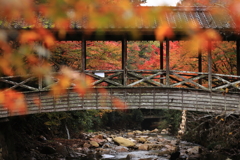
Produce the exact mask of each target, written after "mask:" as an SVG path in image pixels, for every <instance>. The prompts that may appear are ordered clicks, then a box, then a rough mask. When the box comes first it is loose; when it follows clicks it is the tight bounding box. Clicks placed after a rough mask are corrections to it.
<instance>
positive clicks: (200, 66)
mask: <svg viewBox="0 0 240 160" xmlns="http://www.w3.org/2000/svg"><path fill="white" fill-rule="evenodd" d="M198 72H202V50H201V48H199V49H198ZM198 83H199V84H202V79H199V80H198Z"/></svg>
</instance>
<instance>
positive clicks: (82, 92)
mask: <svg viewBox="0 0 240 160" xmlns="http://www.w3.org/2000/svg"><path fill="white" fill-rule="evenodd" d="M74 91H75V92H76V93H78V94H79V96H81V97H83V96H84V95H85V94H86V88H84V87H82V86H80V85H75V86H74Z"/></svg>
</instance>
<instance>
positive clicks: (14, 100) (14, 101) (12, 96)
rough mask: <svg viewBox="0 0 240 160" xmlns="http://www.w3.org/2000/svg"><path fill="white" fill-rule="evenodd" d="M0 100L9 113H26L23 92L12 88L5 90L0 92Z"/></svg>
mask: <svg viewBox="0 0 240 160" xmlns="http://www.w3.org/2000/svg"><path fill="white" fill-rule="evenodd" d="M0 102H1V103H2V104H3V107H4V108H5V109H8V110H9V112H10V114H13V113H15V112H18V113H19V114H26V112H27V106H26V102H25V99H24V95H23V93H20V92H17V91H14V90H11V89H9V90H5V91H2V92H1V93H0Z"/></svg>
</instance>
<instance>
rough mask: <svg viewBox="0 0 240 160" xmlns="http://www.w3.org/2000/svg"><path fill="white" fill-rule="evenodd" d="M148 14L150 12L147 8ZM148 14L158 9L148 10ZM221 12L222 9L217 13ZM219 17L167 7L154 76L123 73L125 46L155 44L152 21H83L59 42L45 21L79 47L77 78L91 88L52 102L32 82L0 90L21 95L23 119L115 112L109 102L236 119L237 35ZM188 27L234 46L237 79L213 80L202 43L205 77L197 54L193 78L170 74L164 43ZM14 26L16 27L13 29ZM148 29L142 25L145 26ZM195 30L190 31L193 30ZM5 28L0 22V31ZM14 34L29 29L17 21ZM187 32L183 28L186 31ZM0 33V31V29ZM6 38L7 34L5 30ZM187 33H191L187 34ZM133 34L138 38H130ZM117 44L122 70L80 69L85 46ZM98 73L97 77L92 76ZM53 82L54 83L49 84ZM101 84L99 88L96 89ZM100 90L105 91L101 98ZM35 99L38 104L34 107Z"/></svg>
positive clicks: (239, 102)
mask: <svg viewBox="0 0 240 160" xmlns="http://www.w3.org/2000/svg"><path fill="white" fill-rule="evenodd" d="M150 9H151V8H150ZM152 9H155V10H156V9H160V8H154V7H152ZM221 9H222V10H224V9H223V8H221ZM225 12H226V14H224V15H225V16H223V17H221V19H219V18H218V17H217V16H214V15H213V14H214V13H216V12H211V7H189V8H188V9H186V8H184V7H183V8H181V7H171V8H170V10H168V12H166V13H165V12H164V13H165V14H164V15H165V17H163V19H164V20H163V22H164V24H165V23H168V25H169V26H172V31H173V32H174V35H175V36H173V37H171V38H170V37H168V38H165V39H164V40H161V41H159V44H160V45H159V46H160V47H159V52H160V55H159V56H160V60H159V63H160V67H159V70H130V69H128V68H127V57H128V56H127V54H128V50H127V42H128V41H133V40H137V41H157V40H158V39H157V38H156V36H155V31H156V29H159V27H160V28H161V23H162V21H159V19H158V18H157V17H156V19H154V18H153V21H152V22H153V23H151V24H150V23H149V26H147V25H146V24H144V23H143V20H144V19H142V18H141V16H140V17H139V19H137V20H136V25H134V26H125V27H124V26H117V25H115V24H109V27H110V28H87V27H88V26H89V25H88V22H87V18H86V17H83V19H82V20H79V21H77V22H72V23H71V26H69V30H67V31H66V36H65V38H64V39H61V38H62V37H58V36H59V35H60V34H58V31H57V30H56V29H54V28H51V27H50V26H54V25H51V23H50V22H51V21H47V20H46V19H44V21H43V20H42V21H40V22H39V23H43V26H47V27H48V29H49V31H51V32H52V33H53V34H54V35H55V36H56V39H58V40H60V41H61V40H63V41H81V53H80V55H81V62H80V63H81V65H82V68H81V70H80V71H79V72H80V73H85V74H86V75H87V76H90V77H92V78H93V79H94V83H93V85H94V88H92V89H91V92H90V90H89V93H87V94H86V96H84V97H80V96H79V95H78V94H77V93H75V92H74V91H73V90H71V89H69V90H68V92H67V93H66V94H65V95H62V96H61V97H60V98H58V99H55V98H54V97H52V96H50V95H49V94H48V89H49V86H46V85H45V84H44V83H43V81H42V80H41V79H40V80H39V79H36V78H35V77H32V76H25V77H24V78H21V77H18V76H12V77H0V85H1V86H3V87H7V88H12V89H17V90H19V91H22V92H24V94H25V97H26V102H27V105H28V114H35V113H42V112H57V111H73V110H86V109H116V108H115V106H114V105H113V103H112V99H114V98H115V97H117V98H119V99H121V100H123V101H124V103H126V105H127V106H128V108H129V109H137V108H146V109H178V110H183V109H185V110H190V111H203V112H218V113H233V114H240V40H239V38H240V36H239V35H240V34H239V29H236V28H238V26H237V25H236V24H235V23H234V21H233V18H231V16H230V15H228V14H227V11H224V13H225ZM180 22H181V23H180ZM187 22H193V23H196V24H198V25H199V30H203V31H205V30H208V29H214V30H215V31H216V32H218V33H219V34H220V35H221V36H222V40H223V41H235V42H236V62H237V64H236V68H237V75H223V74H214V73H213V71H212V68H213V67H212V56H211V55H212V42H213V41H212V40H211V39H209V40H208V43H207V44H208V46H207V47H206V48H207V49H206V50H207V51H206V52H207V56H206V57H207V68H208V69H207V71H206V72H202V68H203V67H202V61H203V59H202V53H201V50H199V53H198V57H197V59H198V72H189V71H175V70H171V69H170V56H171V55H170V47H169V46H170V41H175V40H177V41H179V40H182V38H186V37H187V36H188V33H186V32H184V31H183V29H185V30H188V29H187V28H183V26H182V25H181V24H185V23H186V24H187ZM14 24H18V25H14ZM147 24H148V23H147ZM198 25H196V26H198ZM5 26H10V25H9V24H8V23H7V24H5V23H4V22H2V23H1V24H0V27H1V28H3V27H5ZM12 26H13V27H14V29H13V31H14V33H15V32H16V30H17V31H22V30H26V29H31V27H28V26H27V23H24V22H23V21H22V20H21V21H19V23H18V22H16V21H14V23H13V25H12ZM186 27H187V26H186ZM3 29H4V28H3ZM7 29H8V32H9V33H11V29H12V28H11V29H9V28H7ZM189 30H190V31H191V30H192V29H191V28H189ZM136 33H138V36H136ZM98 40H100V41H112V40H114V41H120V42H121V44H122V66H121V69H120V70H89V69H88V68H87V67H86V63H87V62H86V53H87V47H86V46H87V44H86V42H87V41H98ZM98 73H101V75H100V74H98ZM54 81H55V82H57V80H54ZM102 82H105V86H101V84H102ZM101 87H104V88H106V89H107V91H108V92H107V93H106V92H101V89H100V88H101ZM34 98H39V99H40V101H41V103H40V104H36V103H34ZM7 116H9V113H8V111H7V110H4V109H2V107H0V117H7Z"/></svg>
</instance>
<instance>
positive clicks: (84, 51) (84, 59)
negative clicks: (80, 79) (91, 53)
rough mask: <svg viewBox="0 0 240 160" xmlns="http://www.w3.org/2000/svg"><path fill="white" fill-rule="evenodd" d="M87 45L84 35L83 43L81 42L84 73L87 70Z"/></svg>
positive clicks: (82, 70)
mask: <svg viewBox="0 0 240 160" xmlns="http://www.w3.org/2000/svg"><path fill="white" fill-rule="evenodd" d="M86 48H87V45H86V39H85V37H84V36H82V43H81V49H82V53H81V60H82V67H81V72H82V73H84V71H85V70H86V55H87V50H86Z"/></svg>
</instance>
